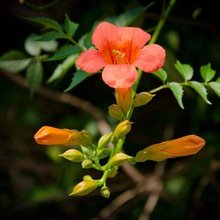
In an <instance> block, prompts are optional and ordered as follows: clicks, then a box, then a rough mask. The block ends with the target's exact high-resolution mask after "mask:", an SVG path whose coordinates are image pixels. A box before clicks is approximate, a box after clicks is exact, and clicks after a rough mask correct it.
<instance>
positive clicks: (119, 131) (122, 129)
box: [114, 120, 132, 138]
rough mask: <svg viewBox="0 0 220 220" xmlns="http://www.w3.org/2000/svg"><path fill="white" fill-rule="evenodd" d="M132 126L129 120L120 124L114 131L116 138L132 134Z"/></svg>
mask: <svg viewBox="0 0 220 220" xmlns="http://www.w3.org/2000/svg"><path fill="white" fill-rule="evenodd" d="M131 124H132V122H130V121H128V120H125V121H122V122H120V123H119V124H118V125H117V126H116V128H115V130H114V136H115V137H116V138H122V137H124V136H125V135H126V134H127V133H129V132H130V130H131Z"/></svg>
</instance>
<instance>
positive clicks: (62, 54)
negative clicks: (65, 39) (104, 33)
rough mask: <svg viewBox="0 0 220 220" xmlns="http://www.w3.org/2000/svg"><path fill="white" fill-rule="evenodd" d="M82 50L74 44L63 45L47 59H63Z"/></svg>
mask: <svg viewBox="0 0 220 220" xmlns="http://www.w3.org/2000/svg"><path fill="white" fill-rule="evenodd" d="M80 52H82V50H81V48H79V47H77V46H74V45H64V46H62V47H61V48H60V49H59V50H58V51H57V52H56V53H55V54H54V55H53V56H52V57H50V58H49V59H47V61H55V60H63V59H65V58H67V57H69V56H71V55H73V54H76V53H80Z"/></svg>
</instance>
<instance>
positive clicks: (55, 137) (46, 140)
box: [34, 126, 85, 146]
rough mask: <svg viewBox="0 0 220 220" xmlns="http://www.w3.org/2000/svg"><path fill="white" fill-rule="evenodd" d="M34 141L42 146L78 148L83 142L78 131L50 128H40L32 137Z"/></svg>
mask: <svg viewBox="0 0 220 220" xmlns="http://www.w3.org/2000/svg"><path fill="white" fill-rule="evenodd" d="M34 139H35V141H36V142H37V143H38V144H42V145H64V146H79V145H83V144H84V142H85V141H84V140H83V138H82V134H81V132H80V131H78V130H69V129H59V128H54V127H50V126H43V127H42V128H40V129H39V130H38V131H37V133H36V134H35V135H34Z"/></svg>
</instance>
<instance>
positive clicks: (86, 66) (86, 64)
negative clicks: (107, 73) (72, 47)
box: [76, 49, 106, 73]
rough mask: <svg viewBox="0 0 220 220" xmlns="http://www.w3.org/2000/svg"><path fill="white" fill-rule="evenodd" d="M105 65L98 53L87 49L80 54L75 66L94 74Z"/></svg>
mask: <svg viewBox="0 0 220 220" xmlns="http://www.w3.org/2000/svg"><path fill="white" fill-rule="evenodd" d="M105 65H106V63H105V61H104V60H103V58H102V56H101V54H100V53H99V51H97V50H94V49H89V50H87V51H84V52H83V53H81V54H80V56H79V57H78V59H77V60H76V66H77V67H79V68H80V69H82V70H84V71H85V72H88V73H96V72H98V71H99V70H100V69H101V68H103V67H104V66H105Z"/></svg>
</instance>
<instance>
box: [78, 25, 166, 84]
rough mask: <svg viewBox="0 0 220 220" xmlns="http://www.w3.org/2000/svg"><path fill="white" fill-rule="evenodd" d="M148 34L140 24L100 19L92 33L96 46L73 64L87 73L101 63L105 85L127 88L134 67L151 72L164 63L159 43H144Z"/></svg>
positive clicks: (134, 73)
mask: <svg viewBox="0 0 220 220" xmlns="http://www.w3.org/2000/svg"><path fill="white" fill-rule="evenodd" d="M150 38H151V36H150V34H148V33H146V32H145V31H143V30H142V29H140V28H137V27H117V26H115V25H113V24H111V23H108V22H102V23H100V24H99V25H98V26H97V27H96V29H95V31H94V33H93V36H92V43H93V44H94V45H95V47H96V49H89V50H87V51H84V52H83V53H82V54H81V55H80V56H79V58H78V59H77V61H76V65H77V66H78V67H79V68H81V69H82V70H84V71H85V72H88V73H96V72H98V71H99V70H101V69H102V68H103V67H104V70H103V73H102V79H103V81H104V82H105V83H106V84H107V85H108V86H110V87H112V88H129V87H131V86H132V85H133V84H134V83H135V81H136V79H137V77H138V73H137V70H136V67H138V68H140V69H142V70H143V71H145V72H149V73H150V72H154V71H156V70H158V69H159V68H161V67H162V66H163V64H164V61H165V56H166V54H165V50H164V49H163V48H162V47H161V46H159V45H157V44H150V45H146V46H144V45H145V44H146V43H147V42H148V41H149V40H150Z"/></svg>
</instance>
